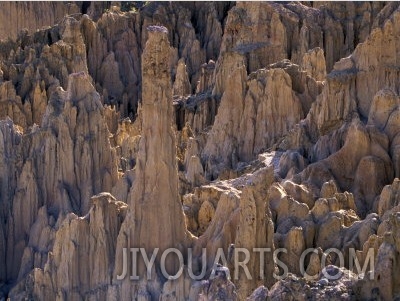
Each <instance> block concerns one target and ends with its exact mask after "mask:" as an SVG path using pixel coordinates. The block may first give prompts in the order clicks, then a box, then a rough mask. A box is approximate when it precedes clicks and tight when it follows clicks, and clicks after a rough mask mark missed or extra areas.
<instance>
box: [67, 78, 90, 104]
mask: <svg viewBox="0 0 400 301" xmlns="http://www.w3.org/2000/svg"><path fill="white" fill-rule="evenodd" d="M67 92H68V99H69V100H71V101H72V102H73V103H76V102H77V101H79V100H82V99H84V98H86V96H87V95H89V94H93V93H96V90H95V88H94V86H93V85H92V82H91V78H90V76H89V75H88V74H87V73H85V72H83V71H81V72H76V73H72V74H70V75H69V77H68V89H67ZM96 94H97V93H96Z"/></svg>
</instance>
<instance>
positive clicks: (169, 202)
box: [116, 26, 188, 291]
mask: <svg viewBox="0 0 400 301" xmlns="http://www.w3.org/2000/svg"><path fill="white" fill-rule="evenodd" d="M148 33H149V37H148V41H147V43H146V47H145V50H144V52H143V56H142V78H143V85H142V109H141V114H142V118H143V123H142V137H141V141H140V147H139V155H138V161H137V164H136V178H135V182H134V185H133V187H132V189H131V191H130V195H129V197H128V204H129V207H130V212H129V215H128V217H127V219H126V220H125V222H124V225H123V230H122V231H121V232H120V235H119V238H118V247H117V253H118V252H119V251H121V250H122V248H124V247H131V248H132V247H139V248H145V249H146V251H147V253H148V254H149V256H151V254H152V252H153V250H154V249H155V248H159V252H158V255H157V259H156V270H158V271H159V268H158V267H157V264H158V263H159V262H160V257H161V254H162V252H163V251H164V250H166V249H167V248H171V247H174V248H178V249H180V250H181V251H182V252H183V248H184V247H185V246H186V245H187V238H188V232H187V231H186V225H185V220H184V214H183V211H182V205H181V202H180V198H179V192H178V170H177V161H176V144H175V133H174V130H173V128H172V123H173V107H172V85H171V79H170V67H169V55H170V45H169V41H168V32H167V29H166V28H165V27H159V26H150V27H148ZM121 243H122V244H125V245H122V244H121ZM126 243H128V245H126ZM119 255H120V254H117V262H116V269H117V270H118V268H119V265H120V264H121V262H122V261H121V260H118V256H119ZM178 264H179V261H178V258H177V257H176V256H174V255H171V258H168V260H167V262H166V265H165V268H166V271H167V272H168V273H169V274H170V275H174V274H175V273H176V272H177V271H178V270H179V266H178ZM119 271H120V270H119ZM119 271H117V272H119ZM143 272H144V270H143V266H142V267H141V266H140V263H139V274H138V275H139V277H140V276H141V275H143V274H142V273H143ZM153 277H154V275H152V278H153ZM128 282H129V281H128ZM124 285H125V282H124V284H123V286H124ZM151 286H152V285H151ZM149 290H150V291H151V288H149Z"/></svg>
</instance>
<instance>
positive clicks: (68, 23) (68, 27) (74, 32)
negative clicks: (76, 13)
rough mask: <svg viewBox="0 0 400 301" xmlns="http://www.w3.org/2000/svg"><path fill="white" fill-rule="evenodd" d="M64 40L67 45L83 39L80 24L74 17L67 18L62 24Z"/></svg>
mask: <svg viewBox="0 0 400 301" xmlns="http://www.w3.org/2000/svg"><path fill="white" fill-rule="evenodd" d="M60 27H61V35H62V39H63V40H64V42H66V43H73V42H76V41H78V39H79V38H81V31H80V22H79V21H77V20H76V19H75V18H73V17H65V18H64V20H63V21H62V23H61V26H60Z"/></svg>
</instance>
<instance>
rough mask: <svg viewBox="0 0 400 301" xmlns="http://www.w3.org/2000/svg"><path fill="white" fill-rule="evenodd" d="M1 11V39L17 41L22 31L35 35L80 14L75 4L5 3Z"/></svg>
mask: <svg viewBox="0 0 400 301" xmlns="http://www.w3.org/2000/svg"><path fill="white" fill-rule="evenodd" d="M0 11H1V12H2V13H1V16H0V20H1V22H0V39H6V38H11V39H15V38H16V37H17V35H18V34H19V32H20V31H21V30H22V29H27V31H28V33H33V32H35V31H36V30H37V29H40V28H42V27H45V26H51V25H53V24H56V23H58V22H60V21H61V20H62V18H63V17H64V16H65V15H69V14H74V13H78V12H79V7H78V5H76V4H74V3H68V4H66V3H46V2H36V3H13V2H5V3H2V4H1V9H0Z"/></svg>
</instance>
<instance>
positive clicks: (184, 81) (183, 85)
mask: <svg viewBox="0 0 400 301" xmlns="http://www.w3.org/2000/svg"><path fill="white" fill-rule="evenodd" d="M191 90H192V88H191V86H190V82H189V76H188V74H187V71H186V65H185V62H184V61H183V60H182V59H180V60H179V61H178V67H177V68H176V76H175V82H174V86H173V95H179V96H186V95H188V94H191Z"/></svg>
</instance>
